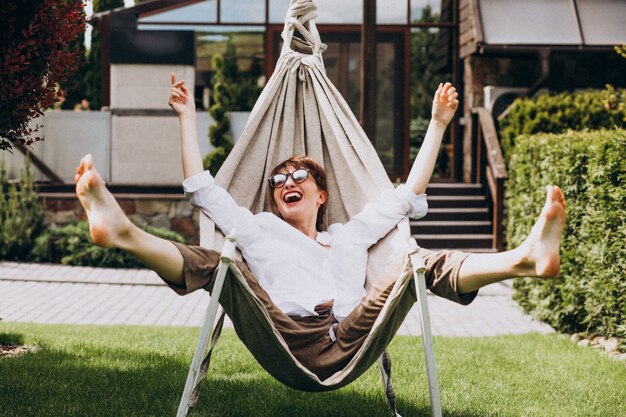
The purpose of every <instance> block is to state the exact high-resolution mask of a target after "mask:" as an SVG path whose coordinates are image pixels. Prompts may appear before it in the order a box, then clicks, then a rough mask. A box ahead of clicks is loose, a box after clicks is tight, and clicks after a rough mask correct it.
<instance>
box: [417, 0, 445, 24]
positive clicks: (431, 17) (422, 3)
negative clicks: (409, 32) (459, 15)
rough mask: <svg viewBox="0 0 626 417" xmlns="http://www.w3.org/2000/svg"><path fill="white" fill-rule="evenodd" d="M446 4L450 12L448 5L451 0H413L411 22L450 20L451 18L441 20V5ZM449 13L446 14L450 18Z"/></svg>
mask: <svg viewBox="0 0 626 417" xmlns="http://www.w3.org/2000/svg"><path fill="white" fill-rule="evenodd" d="M442 1H443V2H444V3H446V6H447V7H446V9H447V10H450V7H449V6H448V3H451V0H411V22H412V23H417V22H439V21H440V20H446V21H447V20H450V19H449V17H446V19H441V14H442V13H441V3H442ZM448 15H449V13H446V16H448Z"/></svg>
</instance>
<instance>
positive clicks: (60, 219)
mask: <svg viewBox="0 0 626 417" xmlns="http://www.w3.org/2000/svg"><path fill="white" fill-rule="evenodd" d="M42 195H43V197H44V198H45V202H46V217H45V223H46V226H52V227H56V226H63V225H66V224H68V223H72V222H76V221H79V220H84V219H86V216H85V212H84V210H83V208H82V206H81V205H80V203H79V202H78V199H77V198H76V197H74V196H69V195H64V196H59V195H54V194H47V193H42ZM115 197H116V199H117V201H118V202H119V203H120V206H121V207H122V210H124V213H126V215H127V216H128V218H129V219H130V220H131V221H132V222H133V223H134V224H136V225H138V226H152V227H160V228H164V229H169V230H173V231H175V232H178V233H180V234H181V235H183V236H185V238H186V239H187V241H188V243H190V244H198V242H199V240H200V239H199V224H198V210H197V209H195V208H193V207H192V206H191V204H189V202H188V201H187V200H186V199H185V197H184V196H182V195H181V196H163V197H160V198H145V197H142V196H141V195H135V196H131V195H116V196H115Z"/></svg>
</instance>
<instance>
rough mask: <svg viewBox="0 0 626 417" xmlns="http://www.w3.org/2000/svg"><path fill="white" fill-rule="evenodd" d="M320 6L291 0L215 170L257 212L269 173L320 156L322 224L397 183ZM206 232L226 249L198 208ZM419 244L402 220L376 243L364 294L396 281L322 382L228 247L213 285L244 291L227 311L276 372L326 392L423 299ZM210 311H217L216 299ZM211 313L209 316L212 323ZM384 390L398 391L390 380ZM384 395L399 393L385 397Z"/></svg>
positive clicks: (359, 366) (373, 353) (375, 353)
mask: <svg viewBox="0 0 626 417" xmlns="http://www.w3.org/2000/svg"><path fill="white" fill-rule="evenodd" d="M316 10H317V8H316V5H315V4H314V2H313V1H312V0H292V1H291V4H290V7H289V11H288V13H287V17H286V21H285V28H284V31H283V33H282V38H283V47H282V51H281V55H280V58H279V60H278V63H277V66H276V69H275V71H274V73H273V75H272V77H271V78H270V79H269V80H268V82H267V85H266V86H265V88H264V90H263V92H262V93H261V95H260V97H259V99H258V101H257V102H256V105H255V106H254V109H253V110H252V112H251V114H250V118H249V120H248V123H247V125H246V128H245V130H244V131H243V133H242V135H241V137H240V138H239V139H238V141H237V143H236V145H235V147H234V148H233V150H232V151H231V153H230V155H229V156H228V158H227V160H226V161H225V163H224V165H223V166H222V168H221V169H220V171H219V172H218V173H217V175H216V177H215V182H216V184H218V185H220V186H221V187H223V188H225V189H226V190H227V191H228V192H229V194H230V195H231V196H232V197H233V198H234V199H235V201H237V203H238V204H239V205H241V206H243V207H248V208H250V210H251V211H252V212H253V213H258V212H261V211H271V209H270V206H269V198H270V195H269V194H271V190H268V182H267V181H266V178H268V176H269V173H270V171H271V170H272V168H273V167H274V166H276V165H278V164H279V163H281V162H282V161H284V160H286V159H288V158H290V157H292V156H293V155H308V156H310V157H312V158H313V159H315V160H316V161H318V162H320V163H321V164H322V166H323V167H324V169H325V171H326V176H327V185H328V193H329V198H328V201H329V204H328V207H327V209H326V212H325V216H324V227H325V226H326V225H329V224H333V223H345V222H347V221H348V220H349V219H350V217H351V216H353V215H355V214H357V213H358V212H359V211H360V210H361V209H362V208H363V206H364V205H365V204H366V203H367V202H370V201H376V200H378V197H379V195H380V193H381V192H383V191H384V190H386V189H388V188H391V187H393V185H392V184H391V182H390V180H389V177H388V176H387V173H386V172H385V169H384V167H383V165H382V163H381V162H380V159H379V157H378V155H377V153H376V150H375V149H374V147H373V146H372V144H371V142H370V141H369V139H368V138H367V136H366V135H365V133H364V131H363V129H362V128H361V126H360V125H359V122H358V121H357V120H356V118H355V117H354V115H353V113H352V111H351V109H350V108H349V106H348V104H347V103H346V102H345V100H344V99H343V98H342V96H341V94H340V93H339V91H337V89H336V88H335V87H334V86H333V84H332V83H331V81H330V80H329V78H328V76H327V75H326V72H325V69H324V62H323V60H322V53H323V52H324V51H325V49H326V45H325V44H323V43H322V42H321V40H320V36H319V33H318V31H317V29H316V26H315V21H314V18H315V17H316ZM251 178H254V179H257V182H256V183H253V182H251V181H250V179H251ZM200 234H201V245H202V246H204V247H207V248H209V249H213V250H216V251H220V250H222V247H223V246H224V247H225V246H226V245H224V237H223V235H221V233H220V232H219V230H216V228H215V225H214V224H213V222H211V221H210V220H209V219H208V218H207V217H206V216H204V215H201V222H200ZM231 246H232V245H231ZM416 250H417V247H416V245H415V243H414V241H412V240H411V237H410V227H409V222H408V219H406V218H405V219H404V220H403V221H402V222H401V223H400V224H399V225H398V226H397V228H395V229H394V230H392V231H391V232H390V233H388V234H387V236H385V237H384V238H383V239H382V240H380V241H379V242H378V243H377V244H376V245H374V246H373V247H372V248H370V250H369V258H368V266H367V276H366V282H365V289H366V292H367V293H368V294H372V293H375V292H376V291H377V290H378V291H380V289H384V288H386V287H387V286H388V285H389V284H390V283H391V282H393V281H395V285H394V287H393V289H392V291H391V294H390V296H389V298H388V299H387V302H386V304H385V306H384V307H383V309H382V311H381V313H380V315H379V317H378V319H377V320H376V322H375V324H374V325H373V327H372V329H371V332H370V333H369V335H368V336H367V338H366V339H365V341H364V343H363V345H362V346H361V348H360V349H359V350H358V352H357V353H356V354H355V355H354V357H353V358H352V360H351V361H350V362H349V363H348V365H347V366H345V368H343V369H342V370H340V371H338V372H336V373H335V374H334V375H332V376H330V377H329V378H327V379H325V380H320V378H318V376H316V375H315V374H314V373H313V372H311V371H310V370H308V369H307V368H306V367H305V366H303V365H302V364H301V363H299V362H298V360H297V359H296V358H295V357H294V356H293V355H292V354H291V352H290V351H289V348H288V346H287V344H286V343H285V341H284V339H283V338H282V337H281V335H280V334H279V332H278V331H277V330H276V328H275V327H274V325H273V324H272V320H271V318H270V316H269V314H268V312H267V310H266V309H265V307H264V306H263V304H262V303H261V301H260V300H259V299H258V297H257V296H256V295H255V294H254V293H253V292H252V291H251V290H250V288H249V286H248V284H247V283H246V280H245V279H244V277H243V273H242V272H241V270H240V268H238V267H237V264H238V262H230V259H231V258H232V257H233V256H232V255H231V254H226V255H224V254H223V255H222V259H223V260H224V259H225V260H226V261H227V262H226V264H225V266H227V268H220V271H222V274H224V273H225V274H226V278H225V284H224V290H222V289H221V288H217V286H218V284H217V283H218V282H219V279H217V280H216V284H215V286H214V287H213V288H211V290H212V291H213V292H212V299H213V298H214V297H215V295H216V293H217V294H219V302H220V304H222V305H225V304H227V303H229V302H230V301H231V298H232V297H231V295H230V294H232V292H233V291H235V292H239V294H238V299H237V301H238V302H237V304H236V305H233V306H232V308H230V309H228V310H229V317H230V319H231V321H232V322H233V326H234V328H235V331H236V332H237V335H238V336H239V338H240V339H241V341H242V342H243V343H244V345H245V346H246V347H247V348H248V349H249V350H250V352H251V353H252V355H253V356H254V358H255V359H256V360H257V361H258V362H259V364H260V365H261V366H262V367H263V368H264V369H265V370H266V371H267V372H268V373H270V374H271V375H272V376H273V377H274V378H276V379H277V380H279V381H280V382H282V383H283V384H285V385H287V386H289V387H292V388H295V389H298V390H304V391H328V390H332V389H336V388H339V387H342V386H345V385H347V384H349V383H350V382H352V381H353V380H355V379H356V378H357V377H358V376H360V375H361V374H362V373H363V372H365V371H366V370H367V369H368V368H370V367H371V365H372V364H373V363H375V362H376V361H377V360H378V359H379V358H381V355H383V353H384V352H385V348H386V346H387V345H388V344H389V342H390V341H391V339H392V337H393V336H394V334H395V333H396V331H397V330H398V328H399V327H400V325H401V324H402V322H403V320H404V318H405V317H406V315H407V313H408V312H409V310H410V309H411V307H412V306H413V304H414V303H415V302H416V299H417V298H416V297H417V296H416V285H415V280H414V274H415V270H416V269H419V268H420V265H414V263H418V264H419V263H420V259H416V258H415V252H416ZM228 251H230V249H227V250H226V252H228ZM234 257H235V258H236V257H237V256H236V255H235V256H234ZM392 261H400V262H395V264H396V266H395V267H394V271H392V272H391V273H393V277H391V281H390V271H389V266H390V264H393V263H394V262H392ZM421 270H422V271H423V263H422V265H421ZM218 276H219V274H218ZM422 278H423V277H422ZM422 281H423V279H422ZM220 286H221V283H220ZM424 291H425V287H424ZM242 293H243V297H242ZM242 298H243V299H244V300H245V302H242ZM214 309H217V303H215V307H214ZM209 310H211V307H209ZM211 313H212V314H215V312H209V313H208V315H209V316H210V315H211ZM422 319H423V317H422ZM213 320H214V319H213V318H211V323H210V325H212V324H213V323H212V322H213ZM222 320H223V313H222V314H221V318H220V321H219V323H218V325H217V326H216V330H215V331H214V333H213V337H212V339H211V341H210V347H209V351H208V354H206V358H205V360H204V362H203V363H202V366H200V364H199V363H198V364H197V365H196V366H195V368H196V369H194V365H193V364H192V369H191V370H190V374H189V377H188V381H187V382H188V384H187V385H191V386H194V387H195V388H196V389H195V391H194V394H193V395H191V393H190V392H189V391H190V388H188V387H186V393H187V396H188V397H191V399H190V402H191V403H192V404H193V403H195V401H196V400H197V395H198V391H197V389H198V388H199V383H200V381H201V379H202V377H203V376H204V374H205V373H206V370H207V367H208V362H209V360H210V354H211V350H212V348H213V346H214V345H215V343H216V342H217V338H218V337H219V330H220V329H221V323H222ZM428 332H430V328H428ZM429 336H430V335H429ZM201 339H202V335H201ZM205 339H206V340H205V341H201V342H199V344H198V349H197V350H196V353H200V355H203V354H204V353H205V350H206V347H207V344H209V341H208V339H209V337H208V333H207V334H206V336H205ZM201 345H202V346H201ZM427 362H428V358H427ZM427 367H428V366H427ZM427 370H428V369H427ZM192 371H193V372H192ZM194 372H195V375H193V376H192V373H194ZM429 373H430V371H429ZM198 374H199V375H198ZM383 379H385V374H384V373H383ZM435 384H436V382H435ZM429 385H432V381H431V383H429ZM431 388H432V387H431ZM387 390H388V391H389V390H391V391H393V389H392V388H391V387H387ZM388 394H390V393H389V392H388ZM391 394H392V393H391ZM184 396H185V394H184V395H183V397H184ZM388 399H389V400H390V401H393V400H392V398H391V397H390V396H389V395H388ZM185 401H186V400H185ZM431 403H432V391H431ZM390 405H391V404H390ZM182 408H184V413H186V410H187V404H186V403H185V404H184V405H183V401H181V409H182ZM393 408H395V406H392V409H393ZM179 411H180V409H179ZM433 411H434V410H433ZM179 415H184V414H179Z"/></svg>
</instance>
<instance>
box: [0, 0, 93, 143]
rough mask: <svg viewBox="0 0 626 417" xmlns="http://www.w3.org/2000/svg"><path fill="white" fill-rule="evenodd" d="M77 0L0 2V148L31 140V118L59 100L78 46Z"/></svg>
mask: <svg viewBox="0 0 626 417" xmlns="http://www.w3.org/2000/svg"><path fill="white" fill-rule="evenodd" d="M83 7H84V6H83V2H82V0H46V1H44V0H13V1H8V2H3V5H2V7H0V22H2V25H0V89H1V90H2V94H0V150H6V149H11V147H12V145H14V144H27V145H30V144H31V143H32V142H33V141H36V140H40V139H41V138H39V137H36V138H29V137H28V136H29V135H30V134H31V133H33V132H34V131H36V128H35V129H32V128H30V127H29V126H28V123H29V121H30V120H31V119H33V118H35V117H37V116H40V115H43V111H44V110H45V109H47V108H48V107H50V106H52V105H53V104H54V103H55V102H57V101H59V99H60V95H62V92H60V91H58V89H57V83H63V82H64V81H65V80H66V79H67V77H68V75H70V74H71V73H72V72H73V71H75V70H76V69H77V67H78V64H79V60H80V51H78V50H76V49H72V44H73V42H74V40H75V39H76V38H77V37H79V35H80V33H82V32H84V31H85V12H84V10H83Z"/></svg>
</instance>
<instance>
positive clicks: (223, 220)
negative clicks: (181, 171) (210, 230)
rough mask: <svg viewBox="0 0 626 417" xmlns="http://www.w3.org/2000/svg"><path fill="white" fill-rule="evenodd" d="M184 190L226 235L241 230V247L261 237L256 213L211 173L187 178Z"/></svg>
mask: <svg viewBox="0 0 626 417" xmlns="http://www.w3.org/2000/svg"><path fill="white" fill-rule="evenodd" d="M183 190H184V191H185V196H186V197H187V199H188V200H189V202H190V203H191V205H193V206H194V207H197V208H199V209H200V210H201V211H202V212H203V213H204V214H206V215H207V216H208V217H209V218H210V219H211V220H213V222H215V225H216V226H217V227H219V229H220V230H221V231H222V233H224V234H228V233H231V232H232V230H233V229H237V232H236V235H237V236H236V237H237V241H238V246H239V243H242V244H243V245H244V246H245V245H246V244H250V243H251V240H254V239H255V237H257V236H258V235H259V225H258V223H257V222H256V219H255V216H254V215H253V214H252V212H250V210H248V209H247V208H245V207H241V206H240V205H239V204H237V202H236V201H235V200H234V199H233V198H232V197H231V195H230V194H228V192H227V191H226V190H225V189H223V188H222V187H220V186H218V185H216V184H215V180H214V179H213V176H212V175H211V173H210V172H209V171H204V172H201V173H199V174H196V175H194V176H191V177H189V178H187V179H185V181H183ZM240 248H241V246H240Z"/></svg>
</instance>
